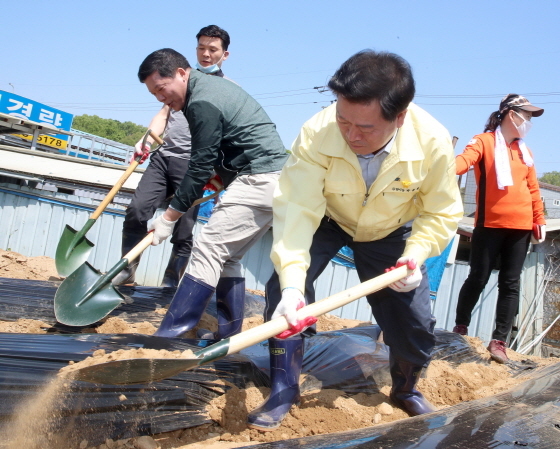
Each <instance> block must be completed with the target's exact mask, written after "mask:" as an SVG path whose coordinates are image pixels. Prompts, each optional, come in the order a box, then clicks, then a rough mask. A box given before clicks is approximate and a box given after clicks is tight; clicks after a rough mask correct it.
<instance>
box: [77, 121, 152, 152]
mask: <svg viewBox="0 0 560 449" xmlns="http://www.w3.org/2000/svg"><path fill="white" fill-rule="evenodd" d="M72 128H74V129H77V130H79V131H84V132H86V133H90V134H93V135H96V136H99V137H104V138H105V139H110V140H114V141H115V142H120V143H124V144H125V145H130V146H134V145H135V144H136V142H138V141H139V140H140V139H141V138H142V136H143V135H144V133H145V132H146V131H147V128H145V127H143V126H140V125H137V124H136V123H132V122H124V123H123V122H119V121H118V120H113V119H107V118H101V117H98V116H97V115H87V114H84V115H78V116H76V117H74V121H73V122H72Z"/></svg>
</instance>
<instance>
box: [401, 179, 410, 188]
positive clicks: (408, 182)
mask: <svg viewBox="0 0 560 449" xmlns="http://www.w3.org/2000/svg"><path fill="white" fill-rule="evenodd" d="M401 184H402V185H403V187H404V188H405V189H408V188H409V187H410V185H411V184H412V181H408V180H406V181H401Z"/></svg>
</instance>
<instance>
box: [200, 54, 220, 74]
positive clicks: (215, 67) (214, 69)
mask: <svg viewBox="0 0 560 449" xmlns="http://www.w3.org/2000/svg"><path fill="white" fill-rule="evenodd" d="M225 54H226V53H225V52H224V54H223V55H222V57H221V58H220V59H219V60H218V62H217V63H216V64H212V65H209V66H208V67H203V66H201V65H200V64H199V63H198V62H197V63H196V68H197V69H198V70H200V71H201V72H202V73H206V74H209V75H210V74H212V73H216V72H217V71H218V70H220V67H219V66H218V63H219V62H220V61H221V60H222V59H223V58H224V56H225Z"/></svg>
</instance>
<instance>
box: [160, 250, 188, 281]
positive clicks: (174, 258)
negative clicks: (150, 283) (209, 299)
mask: <svg viewBox="0 0 560 449" xmlns="http://www.w3.org/2000/svg"><path fill="white" fill-rule="evenodd" d="M189 258H190V256H179V255H178V254H177V251H175V247H173V250H172V251H171V256H170V257H169V262H168V264H167V268H166V269H165V273H164V274H163V279H162V281H161V285H160V287H173V288H177V286H178V285H179V281H180V280H181V277H183V273H184V272H185V269H186V268H187V264H188V263H189Z"/></svg>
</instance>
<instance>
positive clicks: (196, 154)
mask: <svg viewBox="0 0 560 449" xmlns="http://www.w3.org/2000/svg"><path fill="white" fill-rule="evenodd" d="M138 78H139V79H140V81H141V82H142V83H145V84H146V87H147V88H148V90H149V91H150V92H151V93H152V94H153V95H154V96H155V97H156V98H157V99H158V101H160V102H162V103H164V104H165V105H167V106H169V107H170V108H171V109H173V110H175V111H179V110H182V111H183V114H184V115H185V117H186V119H187V122H188V125H189V127H190V131H191V145H192V147H191V160H190V163H189V167H188V169H187V172H186V173H185V177H184V179H183V181H182V183H181V185H180V187H179V188H178V189H177V191H176V193H175V197H174V198H173V200H172V201H171V203H170V206H169V208H168V209H167V210H166V211H165V212H164V213H163V215H161V216H159V217H158V218H156V219H155V220H154V221H153V222H152V223H151V225H150V226H149V230H151V229H153V230H154V238H153V243H152V244H153V245H158V244H159V243H161V242H162V241H163V240H165V239H166V238H167V237H169V236H170V235H171V233H172V231H173V227H174V225H175V223H176V222H177V220H178V219H179V218H180V217H181V216H182V215H183V214H184V213H185V212H186V211H187V210H188V209H189V208H190V207H191V205H192V204H193V202H194V201H195V200H196V199H198V198H200V197H201V196H202V193H203V187H204V185H205V184H206V183H207V182H208V179H209V178H210V176H211V175H212V173H213V171H215V172H216V173H217V174H218V175H219V176H220V177H221V179H222V181H223V184H224V187H225V188H226V190H225V194H224V195H223V196H222V198H221V199H220V201H219V202H218V204H217V205H216V206H215V207H214V210H213V212H212V216H211V217H210V220H209V221H208V223H207V224H206V225H205V226H204V227H203V229H202V231H201V232H200V234H199V235H198V236H197V238H196V239H195V242H194V246H193V249H192V254H191V260H190V262H189V265H188V266H187V270H186V271H185V274H184V276H183V278H182V279H181V282H180V284H179V287H178V288H177V292H176V293H175V296H174V298H173V301H172V302H171V305H170V306H169V309H168V311H167V314H166V315H165V317H164V319H163V321H162V323H161V325H160V327H159V329H158V330H157V332H156V333H155V335H158V336H165V337H178V336H180V335H182V334H183V333H185V332H187V331H188V330H190V329H192V328H193V327H195V326H196V324H197V323H198V321H199V320H200V318H201V316H202V313H203V312H204V309H205V308H206V305H207V304H208V302H209V301H210V298H211V297H212V294H213V293H214V291H216V297H217V302H218V334H217V336H216V337H217V338H219V339H222V338H226V337H229V336H231V335H234V334H236V333H238V332H239V331H240V330H241V325H242V321H243V305H244V298H245V282H244V278H243V276H242V271H241V263H240V261H241V258H242V257H243V255H244V254H245V253H246V252H247V251H248V250H249V248H250V247H251V246H252V245H253V244H254V243H255V242H256V241H257V240H258V239H259V238H261V237H262V235H263V234H264V233H265V232H266V231H267V230H268V229H269V228H270V226H271V225H272V195H273V191H274V188H275V187H276V185H277V182H278V177H279V175H280V170H281V169H282V166H283V165H284V162H285V161H286V158H287V153H286V150H285V149H284V145H283V144H282V141H281V140H280V137H279V136H278V133H277V132H276V127H275V125H274V123H272V122H271V120H270V118H269V117H268V115H267V114H266V112H264V110H263V109H262V107H261V106H260V105H259V104H258V103H257V102H256V101H255V100H254V99H253V98H252V97H251V96H250V95H249V94H247V92H245V91H244V90H243V89H242V88H241V87H239V86H238V85H236V84H235V83H232V82H231V81H227V80H224V79H223V78H219V77H214V76H206V75H204V74H202V73H200V72H198V71H196V70H192V69H191V67H190V65H189V63H188V61H187V60H186V58H185V57H184V56H183V55H181V54H180V53H178V52H176V51H175V50H172V49H169V48H164V49H162V50H157V51H155V52H153V53H151V54H150V55H149V56H148V57H146V59H145V60H144V61H143V62H142V64H141V65H140V69H139V70H138Z"/></svg>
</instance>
